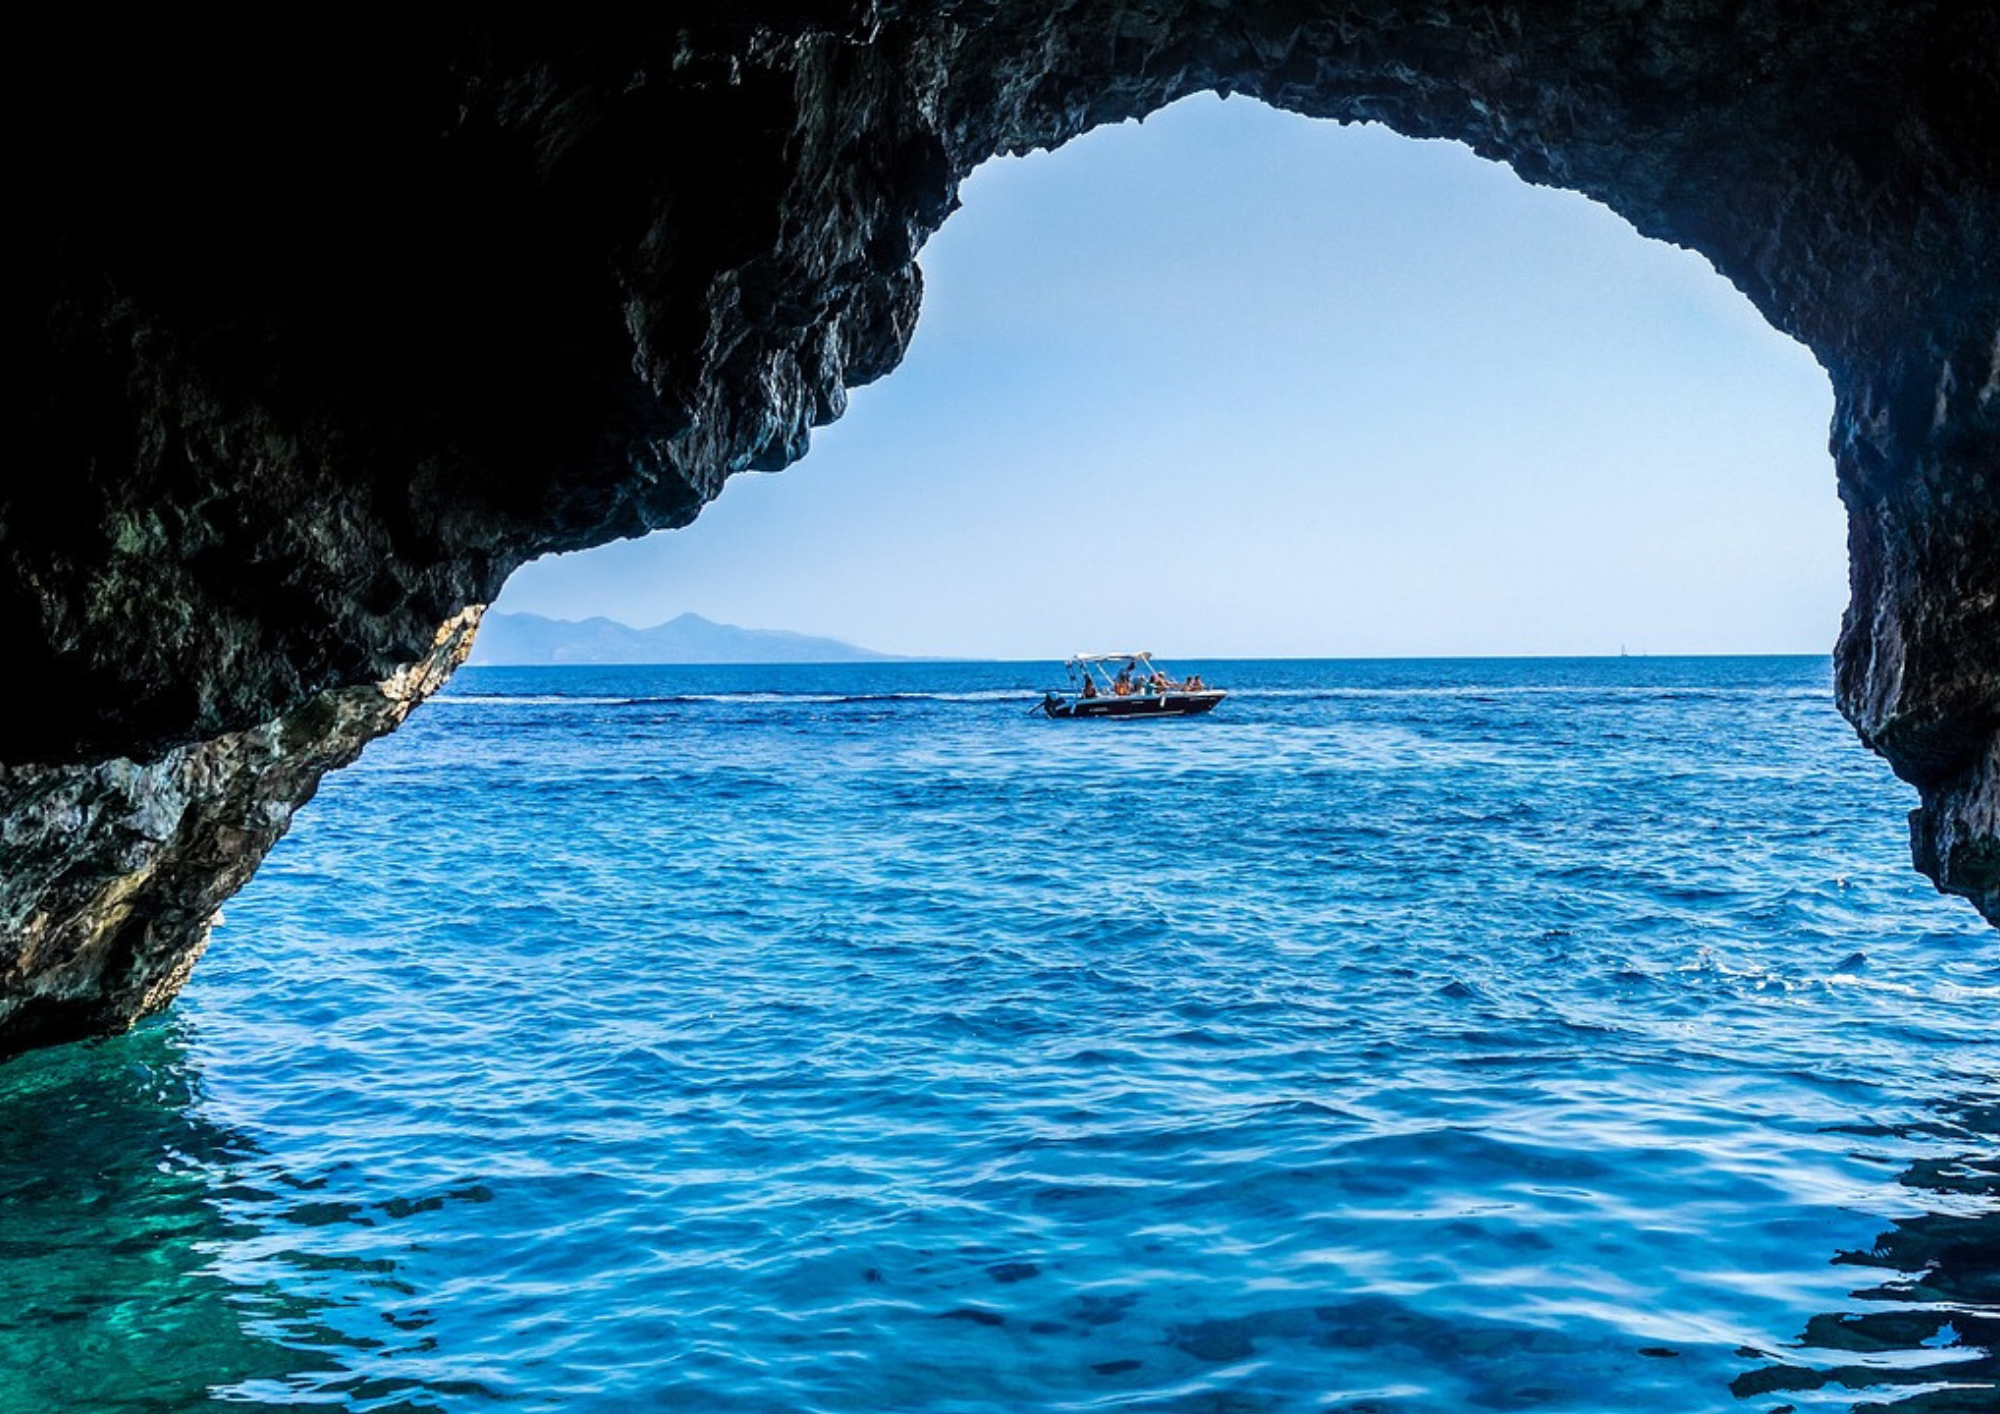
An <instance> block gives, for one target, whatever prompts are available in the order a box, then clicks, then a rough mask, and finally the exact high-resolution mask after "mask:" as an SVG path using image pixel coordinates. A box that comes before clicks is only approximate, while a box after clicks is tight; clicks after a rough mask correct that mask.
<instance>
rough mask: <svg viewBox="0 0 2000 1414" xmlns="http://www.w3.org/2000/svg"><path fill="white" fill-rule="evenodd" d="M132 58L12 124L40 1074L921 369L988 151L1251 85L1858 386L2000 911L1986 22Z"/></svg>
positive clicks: (1295, 20) (1882, 502) (1900, 739)
mask: <svg viewBox="0 0 2000 1414" xmlns="http://www.w3.org/2000/svg"><path fill="white" fill-rule="evenodd" d="M89 24H90V22H89V19H88V17H68V18H65V17H61V16H58V17H55V18H53V19H49V20H48V21H47V23H46V25H45V27H44V29H43V30H42V31H39V32H38V33H37V34H36V35H34V36H33V37H32V38H33V40H34V49H33V52H34V54H35V59H36V62H35V63H34V64H32V65H30V66H28V72H27V73H26V74H25V76H24V79H23V85H22V92H21V99H22V104H23V111H24V112H27V113H30V114H33V115H34V116H35V118H36V123H37V127H36V133H37V138H38V140H37V141H36V142H35V143H33V144H31V145H30V148H31V150H30V151H29V152H28V154H27V158H26V160H25V163H24V170H23V172H22V174H21V180H22V183H23V185H24V188H25V189H24V190H23V191H22V192H21V193H20V198H21V199H20V202H19V205H20V208H21V209H22V210H23V211H26V212H30V213H32V214H33V224H32V234H33V237H34V239H33V241H32V247H33V255H32V257H31V265H32V273H31V275H30V278H29V279H28V281H27V282H26V285H25V288H26V289H27V298H26V301H25V303H26V305H27V306H28V318H27V319H26V321H25V324H26V330H25V338H24V340H23V342H24V345H25V346H26V347H27V348H28V349H29V350H30V352H31V354H32V355H33V356H32V357H31V358H30V360H29V363H30V369H29V373H28V379H29V383H28V387H27V390H26V396H25V397H24V399H23V402H24V405H25V407H26V408H27V417H26V421H27V423H28V425H29V428H30V433H29V438H28V447H27V455H26V457H25V458H24V459H23V465H24V467H26V468H28V470H26V471H25V472H24V473H23V474H22V475H21V476H20V477H17V478H15V479H14V480H13V481H12V482H10V483H9V484H8V485H7V486H6V487H5V488H4V491H3V492H0V494H4V500H0V525H4V527H5V529H6V534H5V536H4V537H0V560H4V563H5V566H6V573H5V575H4V576H0V590H4V593H0V631H3V632H4V638H5V646H6V648H7V650H8V653H9V661H10V662H11V663H12V664H13V665H15V667H16V670H17V672H19V673H20V674H21V676H22V680H24V681H32V682H33V683H35V684H36V685H37V688H38V689H39V690H38V691H37V692H34V693H29V694H24V695H22V696H21V697H20V698H19V699H17V701H16V703H15V704H14V705H15V709H16V712H15V716H14V717H13V719H12V720H11V721H10V728H9V736H10V747H9V752H8V756H7V759H6V766H7V768H8V772H9V774H8V776H7V777H6V778H5V780H4V782H0V784H4V786H5V790H4V792H0V816H4V819H5V823H6V826H7V828H6V831H5V834H6V838H7V839H8V841H10V842H11V843H10V848H11V849H12V850H13V853H12V855H11V856H10V858H9V859H8V860H7V861H6V863H7V867H6V868H5V869H4V870H0V879H4V881H5V882H6V883H7V884H8V886H9V888H8V891H7V894H6V896H5V898H4V900H0V902H4V904H5V917H6V919H7V920H9V923H8V928H7V930H6V932H5V934H4V935H0V979H4V983H5V991H4V994H0V1007H4V1012H0V1048H4V1047H7V1046H17V1045H29V1044H37V1043H39V1042H40V1041H43V1040H49V1039H61V1038H63V1037H65V1036H74V1035H83V1034H91V1033H93V1032H97V1031H102V1030H114V1029H117V1028H119V1027H121V1026H124V1025H128V1024H129V1023H130V1022H131V1020H132V1019H133V1018H134V1017H135V1016H137V1015H140V1014H143V1013H144V1012H145V1011H147V1010H150V1009H153V1008H156V1007H157V1006H159V1005H162V1004H163V1003H164V1001H165V1000H166V999H167V998H170V997H171V996H172V994H173V992H174V990H175V989H176V988H177V987H178V986H179V985H180V982H181V981H182V980H183V979H184V977H185V976H186V972H187V968H188V967H189V966H190V965H191V963H192V961H193V958H194V956H195V955H196V954H197V953H198V952H199V950H200V947H201V944H202V940H203V938H204V937H205V935H206V927H207V920H208V918H209V917H210V916H211V915H212V913H213V912H214V909H215V906H216V905H217V903H219V901H220V900H221V899H223V898H225V897H227V896H228V894H229V893H230V892H232V891H233V890H234V889H235V888H236V887H237V886H238V885H240V884H241V882H242V881H243V880H244V879H245V878H247V877H248V875H249V874H250V872H251V871H252V870H253V869H254V868H255V867H256V863H257V861H258V859H259V858H261V856H262V854H263V852H264V851H265V850H267V849H268V848H269V847H270V845H271V843H272V842H273V841H274V840H275V839H276V838H277V836H278V835H279V834H280V833H282V830H283V828H284V824H285V822H286V820H287V819H288V818H289V816H290V813H291V811H292V810H293V809H294V808H295V807H296V806H297V805H298V804H299V803H300V802H301V801H302V800H304V799H305V798H307V797H308V796H309V795H310V794H311V792H312V790H313V788H314V786H315V784H316V782H317V781H318V779H319V777H320V775H321V774H322V773H323V772H325V771H327V770H329V769H333V768H335V767H337V766H339V765H341V764H343V763H345V762H346V761H348V760H351V759H352V758H353V756H354V754H355V753H356V752H357V751H358V750H359V749H360V747H361V746H362V745H363V744H364V743H365V742H366V741H367V740H369V739H370V738H372V737H373V736H376V735H379V734H381V733H382V732H384V731H387V730H390V729H393V727H394V726H395V725H396V724H397V723H399V722H400V721H401V720H402V718H403V716H404V714H405V713H406V712H407V710H408V708H409V706H410V704H411V703H413V702H414V701H415V700H417V699H419V698H420V697H421V696H423V695H424V694H425V693H426V692H428V691H430V690H432V689H434V688H435V686H436V685H437V684H438V683H439V682H440V681H441V680H442V679H443V677H444V676H446V675H447V674H448V672H449V671H450V668H451V667H452V666H453V665H454V663H455V661H456V658H457V655H458V654H459V653H460V652H461V651H462V649H463V647H464V645H465V642H466V640H467V636H468V629H469V621H470V618H471V617H473V616H474V615H476V612H477V609H476V606H478V605H483V604H484V603H486V602H488V601H489V600H490V599H491V598H492V597H493V596H494V595H495V594H497V592H498V591H499V588H500V586H501V584H502V583H503V582H504V581H505V579H506V577H507V575H508V573H509V572H510V571H511V570H513V569H514V568H516V567H518V566H519V565H520V564H522V563H525V562H526V561H528V560H530V559H532V558H534V557H536V556H538V555H543V554H547V553H550V552H554V551H561V550H571V549H578V548H582V547H583V546H586V545H590V544H597V543H602V542H604V541H605V540H608V539H613V538H616V537H618V536H621V535H630V534H636V533H639V532H642V531H644V530H648V529H657V528H664V527H670V526H674V525H684V524H686V523H687V522H688V521H689V520H690V519H691V518H692V517H693V515H694V513H695V511H696V510H698V509H699V507H700V506H701V505H702V504H703V503H704V502H705V501H707V500H708V499H711V498H712V497H713V496H714V495H715V494H716V493H717V491H718V490H719V488H720V486H721V483H722V481H723V479H724V478H725V477H726V476H727V475H728V474H730V473H733V472H735V471H738V470H743V469H750V468H757V469H767V470H768V469H776V468H778V467H782V466H783V465H785V464H787V463H789V462H791V461H793V460H796V459H797V457H798V456H799V455H800V454H801V453H802V452H803V450H804V446H805V441H806V435H807V432H808V429H809V428H810V427H812V426H814V425H817V424H822V423H825V422H827V421H830V420H832V419H833V418H835V417H837V416H838V415H839V413H840V412H841V410H842V409H843V408H844V406H845V402H846V395H847V389H849V388H851V387H858V386H861V385H863V384H866V383H868V382H871V381H873V380H875V379H877V378H880V377H881V376H882V375H883V374H884V373H886V372H888V371H889V370H890V369H891V368H893V367H894V366H895V364H896V362H897V361H898V359H899V358H900V357H901V355H902V352H903V350H904V348H905V346H906V344H907V341H908V338H909V334H910V330H911V328H912V326H913V324H914V321H915V317H916V310H917V304H918V291H917V285H916V280H915V278H914V273H913V267H912V263H911V262H912V260H913V258H914V255H915V252H916V250H917V249H918V248H919V247H920V246H921V244H922V243H923V240H924V238H925V237H926V236H928V235H929V234H930V233H931V232H933V231H935V230H936V229H937V228H938V227H939V225H940V224H941V223H942V221H943V220H944V218H945V216H946V215H947V214H948V213H949V211H950V209H951V206H952V203H953V201H954V199H955V193H956V189H957V186H958V183H959V182H960V181H961V180H962V179H963V178H965V177H966V176H967V175H968V174H969V173H971V172H972V171H973V170H974V168H976V167H977V166H978V165H979V164H980V163H981V162H982V161H984V160H986V159H987V158H989V157H991V156H992V155H994V154H996V153H1015V152H1022V151H1027V150H1031V149H1034V148H1036V147H1044V146H1051V145H1056V144H1059V143H1061V142H1064V141H1066V140H1067V139H1069V138H1071V137H1074V136H1075V135H1077V134H1078V133H1080V132H1083V131H1086V130H1088V129H1090V128H1092V127H1095V126H1098V125H1101V124H1104V123H1108V122H1115V121H1119V120H1122V119H1124V118H1128V117H1133V116H1137V115H1142V114H1146V113H1149V112H1153V111H1155V110H1157V109H1159V108H1161V107H1163V106H1164V105H1166V104H1168V103H1170V102H1172V101H1173V100H1175V99H1177V98H1181V97H1185V96H1187V95H1189V94H1193V93H1200V92H1205V91H1219V92H1228V93H1237V94H1246V95H1254V96H1256V97H1259V98H1262V99H1264V100H1266V101H1268V102H1270V103H1272V104H1274V105H1276V106H1278V107H1280V108H1283V109H1286V110H1288V111H1293V112H1299V113H1304V114H1308V115H1311V116H1316V117H1324V118H1335V119H1340V120H1343V121H1366V120H1373V121H1380V122H1383V123H1386V124H1388V125H1389V126H1391V127H1393V128H1394V129H1396V130H1397V131H1399V132H1402V133H1404V134H1406V135H1409V136H1415V137H1448V138H1454V139H1458V140H1461V141H1464V142H1466V143H1467V144H1468V145H1469V146H1471V147H1472V148H1473V149H1474V150H1475V151H1477V152H1479V153H1480V154H1481V155H1483V156H1487V157H1491V158H1493V159H1495V160H1498V161H1502V162H1505V163H1506V164H1508V165H1509V166H1511V167H1513V168H1514V169H1515V170H1516V171H1517V172H1519V173H1521V174H1522V175H1523V176H1524V177H1526V178H1528V179H1529V180H1531V181H1535V182H1544V183H1547V184H1550V185H1554V186H1560V187H1563V188H1567V189H1570V190H1575V191H1579V192H1582V193H1585V194H1587V195H1590V196H1592V197H1594V198H1596V199H1598V200H1601V201H1603V202H1604V203H1605V204H1606V205H1607V206H1608V207H1609V208H1611V209H1612V210H1614V211H1616V212H1618V213H1619V214H1620V215H1621V216H1622V217H1624V218H1625V219H1626V220H1628V221H1630V222H1631V223H1632V225H1633V226H1634V227H1635V228H1636V229H1638V230H1639V231H1641V232H1642V233H1644V234H1646V235H1649V236H1653V237H1657V238H1660V239H1664V240H1668V241H1671V242H1675V243H1680V244H1685V245H1687V246H1688V247H1690V248H1692V249H1695V250H1699V251H1700V252H1702V254H1703V255H1704V256H1705V257H1707V258H1708V259H1709V260H1710V261H1712V262H1713V264H1714V265H1715V267H1716V268H1717V269H1718V270H1721V271H1722V272H1724V273H1725V274H1726V276H1727V277H1728V278H1729V279H1730V280H1731V281H1732V282H1733V283H1734V284H1736V285H1737V287H1738V288H1740V289H1742V290H1743V291H1744V292H1745V293H1746V295H1748V296H1749V298H1750V299H1751V301H1752V303H1753V304H1754V305H1755V306H1756V307H1757V309H1758V310H1759V311H1761V312H1762V314H1763V315H1764V316H1765V317H1766V318H1767V319H1768V320H1769V321H1770V322H1771V323H1772V324H1773V325H1774V326H1776V327H1778V328H1780V329H1781V330H1783V331H1785V332H1787V333H1789V334H1790V335H1792V336H1793V337H1795V338H1798V339H1799V340H1800V341H1801V342H1802V343H1804V344H1805V345H1807V346H1808V347H1810V348H1811V349H1812V350H1813V351H1814V354H1815V356H1816V357H1817V358H1818V360H1819V361H1820V363H1821V365H1822V366H1823V367H1824V368H1825V369H1826V370H1827V372H1828V374H1829V377H1830V381H1831V383H1832V385H1833V389H1834V395H1835V400H1836V411H1835V417H1834V424H1833V433H1832V438H1831V443H1832V448H1833V453H1834V462H1835V468H1836V476H1837V480H1838V484H1839V487H1840V494H1841V498H1842V501H1843V503H1844V505H1845V507H1846V509H1847V512H1848V516H1849V527H1848V545H1849V553H1850V585H1851V591H1852V594H1851V602H1850V607H1849V609H1848V611H1847V613H1846V615H1845V618H1844V621H1843V625H1842V630H1841V637H1840V640H1839V644H1838V647H1837V651H1836V695H1837V698H1838V701H1839V703H1840V706H1841V709H1842V711H1843V712H1844V714H1845V715H1846V716H1847V718H1848V719H1849V721H1850V722H1852V723H1853V724H1854V726H1855V728H1856V729H1857V731H1858V732H1859V733H1860V735H1861V737H1862V739H1863V740H1864V741H1865V742H1866V744H1867V745H1868V746H1869V747H1871V748H1872V749H1874V750H1875V751H1877V752H1879V753H1880V754H1881V755H1883V756H1884V757H1885V758H1887V759H1888V761H1889V762H1890V764H1891V765H1892V766H1893V767H1894V769H1895V771H1896V773H1897V774H1898V775H1899V776H1900V777H1902V778H1903V779H1904V780H1906V781H1908V782H1910V783H1911V784H1913V785H1915V786H1916V787H1917V789H1918V791H1919V793H1920V795H1921V798H1922V804H1921V805H1920V807H1919V808H1918V810H1917V811H1916V812H1913V815H1912V818H1911V844H1912V853H1913V857H1914V860H1915V862H1916V864H1917V866H1918V867H1919V868H1920V869H1921V870H1922V871H1923V872H1925V873H1926V874H1928V875H1929V876H1930V877H1931V878H1932V879H1933V880H1934V881H1935V882H1936V883H1937V884H1938V886H1939V887H1940V888H1941V889H1943V890H1945V891H1947V892H1950V893H1956V894H1961V895H1964V896H1966V897H1967V898H1969V899H1970V900H1971V901H1972V902H1973V903H1974V905H1975V906H1976V907H1978V908H1979V909H1980V910H1981V911H1982V912H1983V913H1984V914H1985V915H1986V916H1987V917H1988V918H1989V919H2000V827H1996V819H2000V813H1996V812H2000V804H1996V803H2000V554H1996V553H1994V550H1995V544H1996V530H1995V527H1996V526H2000V476H1996V475H1995V473H1994V468H1995V466H1996V465H2000V224H1996V222H1995V220H1994V215H1993V213H1994V212H1995V211H1996V210H2000V141H1996V140H1995V134H1996V132H2000V74H1996V71H1995V68H1994V64H1993V59H1992V56H1993V55H1995V54H1997V53H2000V13H1996V11H1995V10H1994V8H1993V7H1992V6H1991V5H1972V6H1965V5H1947V4H1944V3H1942V0H1928V2H1927V3H1913V4H1909V5H1898V6H1882V5H1879V4H1874V3H1864V0H1834V2H1833V3H1827V4H1822V5H1816V6H1813V7H1811V8H1810V9H1809V10H1801V9H1799V8H1798V7H1795V6H1790V5H1776V4H1751V5H1744V4H1738V3H1733V2H1732V3H1723V0H1695V3H1690V4H1676V5H1672V6H1646V5H1631V4H1625V3H1586V4H1581V5H1578V6H1575V7H1572V8H1569V9H1565V10H1564V11H1562V12H1561V13H1560V14H1550V15H1544V14H1542V13H1541V12H1539V11H1531V10H1528V9H1523V8H1519V7H1514V8H1509V7H1497V8H1496V7H1493V6H1491V5H1487V4H1483V3H1473V0H1443V2H1442V3H1429V0H1427V3H1423V4H1402V3H1384V4H1380V5H1370V6H1365V7H1352V6H1340V7H1335V6H1316V5H1290V4H1286V5H1275V4H1249V5H1228V6H1211V5H1200V6H1195V5H1186V6H1174V5H1166V6H1157V7H1155V6H1143V7H1135V6H1132V5H1127V4H1103V5H1100V4H1090V3H1084V4H1079V5H1075V6H1070V7H1067V8H1065V9H1063V10H1062V11H1061V12H1060V13H1059V14H1051V13H1050V12H1049V11H1048V10H1047V9H1046V7H1039V6H1026V5H1022V6H1007V5H993V6H977V7H966V6H947V7H909V8H905V7H897V6H883V5H878V4H873V3H853V4H849V3H844V0H832V3H824V4H822V3H814V4H810V5H793V4H773V5H761V4H760V5H735V4H731V5H717V6H690V7H686V8H685V9H683V10H677V11H676V12H675V14H674V15H673V16H672V17H671V18H664V19H663V18H659V17H655V16H651V15H648V16H643V17H631V18H614V19H604V18H600V17H595V16H589V17H586V16H581V15H578V16H551V15H546V14H541V13H539V12H538V13H535V14H532V15H529V14H523V15H522V16H520V17H510V18H504V19H501V18H495V19H480V20H477V21H465V20H462V19H460V18H458V17H456V16H449V15H445V16H437V17H424V18H416V19H408V20H407V22H406V23H404V24H402V25H401V26H399V29H398V31H397V36H396V42H395V43H393V44H392V43H385V42H383V39H382V36H381V35H380V34H379V33H377V32H375V31H374V30H372V29H369V28H368V27H365V26H360V25H356V26H352V27H349V28H347V29H335V28H334V27H327V28H326V29H324V30H323V31H321V32H318V33H316V34H315V35H314V36H313V39H312V42H310V43H303V44H302V43H298V42H295V36H292V35H289V34H286V33H283V32H282V31H281V29H279V28H278V27H275V26H274V27H270V28H267V29H263V30H257V31H254V32H246V31H243V30H242V29H241V27H240V26H236V25H234V24H231V23H229V22H227V21H224V20H214V21H189V20H187V18H186V17H184V16H178V15H176V16H171V17H164V18H158V19H155V20H148V21H144V22H135V23H133V24H131V25H126V26H120V27H114V29H113V30H111V31H106V30H104V28H103V27H102V26H94V25H91V26H90V27H89V28H85V27H84V26H86V25H89ZM132 821H141V822H144V823H145V824H146V825H147V827H148V828H147V830H146V831H142V832H141V833H140V835H139V836H137V837H136V838H135V836H134V835H133V833H132V831H131V830H130V829H129V828H128V823H129V822H132ZM73 822H82V827H81V828H71V823H73ZM22 1017H31V1018H33V1019H31V1020H26V1021H23V1020H21V1019H20V1018H22Z"/></svg>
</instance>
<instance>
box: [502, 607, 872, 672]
mask: <svg viewBox="0 0 2000 1414" xmlns="http://www.w3.org/2000/svg"><path fill="white" fill-rule="evenodd" d="M894 657H895V655H894V654H891V653H877V652H875V651H874V650H872V649H868V648H857V647H856V646H855V645H854V644H852V643H842V642H841V641H840V640H839V639H837V638H814V637H813V636H812V635H810V634H804V633H787V632H785V631H784V630H782V629H768V628H738V627H736V625H734V624H719V623H716V622H715V621H713V620H712V619H705V618H703V617H702V616H701V615H700V614H682V615H681V616H680V617H679V618H675V619H669V620H667V622H665V623H663V624H655V625H653V626H652V627H651V628H633V627H632V626H631V625H629V624H621V623H619V622H618V621H617V620H615V619H606V618H592V619H584V620H582V621H581V622H578V621H574V620H570V619H549V618H543V617H542V616H541V615H540V614H488V615H487V616H486V620H485V622H484V623H482V624H481V625H480V627H479V637H478V639H477V640H476V641H475V642H474V644H473V648H472V657H471V658H470V659H468V660H467V661H468V663H469V664H471V665H472V666H474V667H479V666H486V667H553V666H558V665H562V664H581V665H587V666H610V665H614V664H633V663H867V662H885V661H889V660H891V659H893V658H894Z"/></svg>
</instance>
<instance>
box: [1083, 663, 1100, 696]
mask: <svg viewBox="0 0 2000 1414" xmlns="http://www.w3.org/2000/svg"><path fill="white" fill-rule="evenodd" d="M1082 695H1083V696H1085V697H1095V696H1097V679H1096V678H1094V677H1092V676H1091V675H1090V670H1089V669H1087V668H1086V669H1085V670H1084V674H1083V694H1082Z"/></svg>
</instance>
